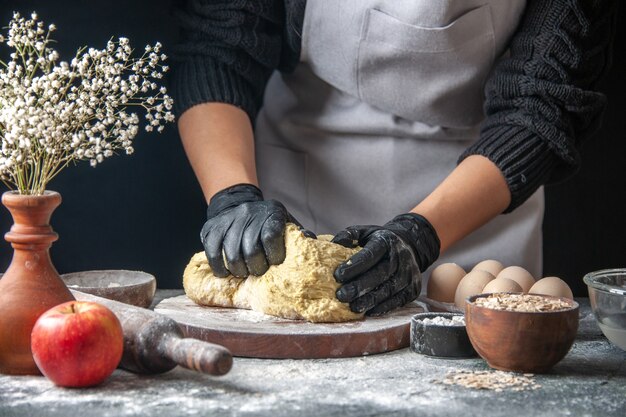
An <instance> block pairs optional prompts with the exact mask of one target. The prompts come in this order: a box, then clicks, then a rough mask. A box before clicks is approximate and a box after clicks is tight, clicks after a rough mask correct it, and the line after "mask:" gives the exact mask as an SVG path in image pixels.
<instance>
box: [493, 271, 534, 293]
mask: <svg viewBox="0 0 626 417" xmlns="http://www.w3.org/2000/svg"><path fill="white" fill-rule="evenodd" d="M496 278H508V279H512V280H513V281H515V282H517V283H518V284H519V286H520V287H522V291H524V293H527V292H528V290H530V287H532V286H533V285H534V284H535V278H533V276H532V275H531V274H530V272H528V271H527V270H525V269H524V268H522V267H521V266H509V267H506V268H504V269H503V270H502V271H500V273H499V274H498V275H497V276H496Z"/></svg>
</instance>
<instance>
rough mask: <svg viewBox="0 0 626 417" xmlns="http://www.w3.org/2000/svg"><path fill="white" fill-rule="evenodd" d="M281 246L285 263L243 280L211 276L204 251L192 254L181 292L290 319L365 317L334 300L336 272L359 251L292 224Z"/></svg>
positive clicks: (208, 302) (203, 300) (216, 303)
mask: <svg viewBox="0 0 626 417" xmlns="http://www.w3.org/2000/svg"><path fill="white" fill-rule="evenodd" d="M285 245H286V250H287V251H286V257H285V262H283V263H282V264H280V265H272V266H270V268H269V269H268V270H267V272H266V273H265V274H263V275H262V276H260V277H255V276H250V277H248V278H246V279H242V278H235V277H233V276H229V277H226V278H218V277H216V276H214V275H213V273H212V272H211V267H210V266H209V264H208V262H207V259H206V255H205V254H204V252H200V253H196V254H195V255H194V256H193V257H192V258H191V261H190V262H189V265H187V268H185V272H184V275H183V287H184V288H185V293H187V296H188V297H189V298H191V299H192V300H193V301H194V302H196V303H197V304H200V305H206V306H219V307H236V308H245V309H251V310H254V311H259V312H261V313H265V314H270V315H273V316H278V317H284V318H288V319H300V320H301V319H304V320H308V321H311V322H341V321H349V320H356V319H359V318H362V317H363V314H358V313H353V312H352V311H351V310H350V307H349V306H348V304H347V303H341V302H340V301H339V300H337V298H336V297H335V291H336V290H337V289H338V288H339V284H338V283H337V282H336V281H335V278H334V277H333V272H334V271H335V268H337V266H338V265H339V264H340V263H342V262H344V261H346V260H347V259H348V258H350V257H351V256H352V255H354V254H355V253H356V252H358V249H357V248H355V249H350V248H346V247H343V246H341V245H338V244H335V243H332V242H330V239H329V238H328V237H326V238H324V237H323V236H320V237H319V238H318V239H311V238H308V237H306V236H304V234H302V232H300V231H299V230H298V228H297V227H296V226H295V225H293V224H288V225H287V229H286V231H285Z"/></svg>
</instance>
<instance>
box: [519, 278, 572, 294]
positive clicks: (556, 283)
mask: <svg viewBox="0 0 626 417" xmlns="http://www.w3.org/2000/svg"><path fill="white" fill-rule="evenodd" d="M528 293H529V294H541V295H553V296H555V297H565V298H569V299H570V300H573V299H574V295H573V294H572V290H571V288H570V287H569V285H567V283H566V282H565V281H563V280H562V279H561V278H558V277H545V278H543V279H540V280H539V281H537V282H536V283H535V285H533V286H532V287H531V289H530V291H528Z"/></svg>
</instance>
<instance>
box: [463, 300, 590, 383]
mask: <svg viewBox="0 0 626 417" xmlns="http://www.w3.org/2000/svg"><path fill="white" fill-rule="evenodd" d="M578 310H579V306H578V303H577V302H576V301H573V300H570V299H568V298H562V297H552V296H547V295H534V294H516V293H495V294H479V295H474V296H472V297H469V298H468V299H467V300H466V304H465V325H466V327H467V334H468V336H469V338H470V341H471V343H472V346H474V349H476V352H478V354H479V355H480V356H481V357H482V358H483V359H485V360H486V361H487V364H488V365H489V366H490V367H492V368H494V369H499V370H503V371H514V372H532V373H542V372H546V371H548V370H549V369H550V368H552V367H553V366H554V365H555V364H557V363H558V362H559V361H560V360H561V359H563V358H564V357H565V355H566V354H567V352H568V351H569V350H570V348H571V347H572V344H573V343H574V339H575V338H576V332H577V331H578V315H579V311H578Z"/></svg>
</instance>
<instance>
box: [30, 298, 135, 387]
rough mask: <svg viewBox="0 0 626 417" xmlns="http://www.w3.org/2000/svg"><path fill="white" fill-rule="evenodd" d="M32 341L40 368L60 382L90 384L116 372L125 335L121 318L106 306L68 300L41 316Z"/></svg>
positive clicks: (42, 371)
mask: <svg viewBox="0 0 626 417" xmlns="http://www.w3.org/2000/svg"><path fill="white" fill-rule="evenodd" d="M30 343H31V349H32V352H33V357H34V358H35V363H36V364H37V366H38V367H39V370H40V371H41V373H43V374H44V375H45V376H46V377H48V378H49V379H50V380H51V381H52V382H54V383H55V384H56V385H59V386H62V387H90V386H93V385H98V384H99V383H101V382H102V381H104V380H105V379H106V378H107V377H108V376H109V375H111V373H113V371H114V370H115V368H116V367H117V365H118V364H119V362H120V359H121V358H122V351H123V349H124V336H123V333H122V326H121V324H120V321H119V320H118V319H117V317H116V316H115V314H113V312H112V311H111V310H109V309H108V308H106V307H105V306H103V305H100V304H97V303H92V302H87V301H68V302H67V303H63V304H59V305H58V306H55V307H52V308H51V309H50V310H48V311H46V312H45V313H43V314H42V315H41V316H40V317H39V319H38V320H37V322H36V323H35V327H33V331H32V333H31V342H30Z"/></svg>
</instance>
